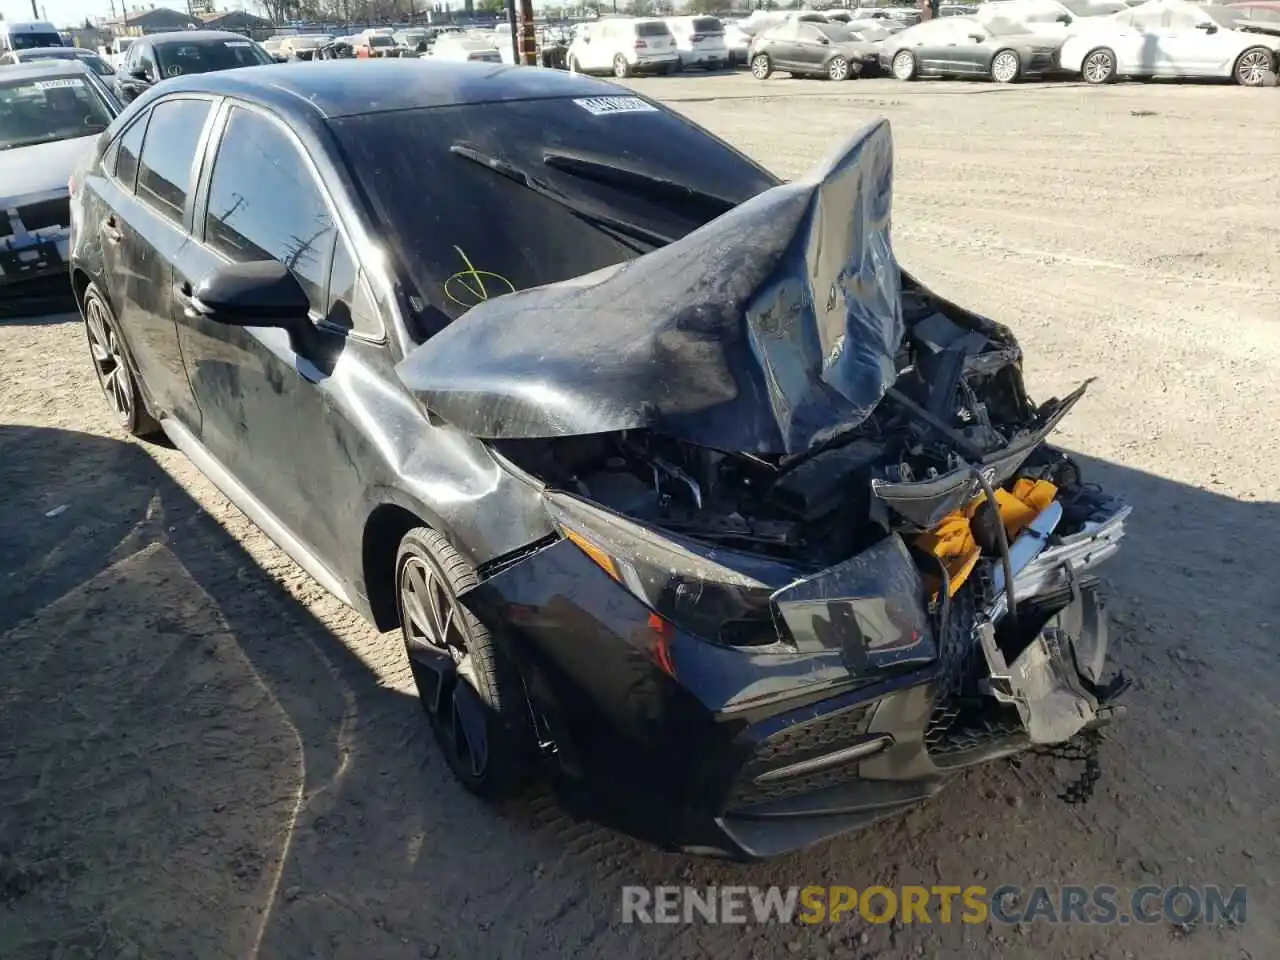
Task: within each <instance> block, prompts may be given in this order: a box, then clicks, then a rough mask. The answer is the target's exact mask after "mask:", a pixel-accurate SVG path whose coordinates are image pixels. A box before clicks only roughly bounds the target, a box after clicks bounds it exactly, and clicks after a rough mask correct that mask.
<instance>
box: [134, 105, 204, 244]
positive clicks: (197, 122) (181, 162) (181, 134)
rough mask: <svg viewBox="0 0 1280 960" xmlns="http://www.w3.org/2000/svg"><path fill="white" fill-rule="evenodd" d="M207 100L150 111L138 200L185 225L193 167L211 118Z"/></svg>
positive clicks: (159, 106) (140, 167)
mask: <svg viewBox="0 0 1280 960" xmlns="http://www.w3.org/2000/svg"><path fill="white" fill-rule="evenodd" d="M209 109H210V103H209V101H207V100H166V101H165V102H164V103H158V104H156V105H155V106H154V107H152V108H151V123H150V125H149V126H148V127H147V138H146V141H145V142H144V143H143V146H142V158H141V160H140V161H139V163H138V196H139V197H140V198H141V199H143V200H147V201H149V202H150V203H152V204H153V205H154V206H155V207H156V208H157V209H158V210H159V211H160V212H161V213H163V214H164V215H165V216H166V217H168V218H169V219H170V220H172V221H174V222H175V223H182V221H183V212H184V210H185V208H186V203H187V190H188V188H189V187H190V184H191V164H192V161H193V160H194V159H195V156H196V147H197V146H199V144H200V134H201V133H202V132H203V130H204V123H205V120H207V119H208V117H209Z"/></svg>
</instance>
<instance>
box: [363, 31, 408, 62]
mask: <svg viewBox="0 0 1280 960" xmlns="http://www.w3.org/2000/svg"><path fill="white" fill-rule="evenodd" d="M355 49H356V56H357V57H358V58H359V59H361V60H378V59H382V58H385V57H398V56H400V48H399V47H398V46H396V40H395V37H393V36H392V35H391V34H389V33H380V32H377V31H366V32H364V33H362V34H359V35H357V37H356V38H355Z"/></svg>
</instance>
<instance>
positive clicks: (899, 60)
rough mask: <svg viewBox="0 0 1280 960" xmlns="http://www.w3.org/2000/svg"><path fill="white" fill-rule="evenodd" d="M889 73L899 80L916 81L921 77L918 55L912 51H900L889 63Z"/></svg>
mask: <svg viewBox="0 0 1280 960" xmlns="http://www.w3.org/2000/svg"><path fill="white" fill-rule="evenodd" d="M889 72H890V73H892V74H893V76H894V77H895V78H896V79H898V80H915V79H916V78H917V77H919V76H920V66H919V64H917V63H916V55H915V54H914V53H912V52H911V51H910V50H899V51H898V52H897V53H895V54H894V55H893V59H892V60H891V61H890V62H889Z"/></svg>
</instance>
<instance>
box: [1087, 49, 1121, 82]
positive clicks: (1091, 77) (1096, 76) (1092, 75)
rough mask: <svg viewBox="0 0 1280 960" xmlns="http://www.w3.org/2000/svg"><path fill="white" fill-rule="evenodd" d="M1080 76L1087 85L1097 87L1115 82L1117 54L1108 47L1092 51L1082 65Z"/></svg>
mask: <svg viewBox="0 0 1280 960" xmlns="http://www.w3.org/2000/svg"><path fill="white" fill-rule="evenodd" d="M1080 76H1082V77H1084V82H1085V83H1092V84H1094V85H1095V86H1096V85H1098V84H1102V83H1112V82H1114V81H1115V79H1116V55H1115V52H1114V51H1112V50H1109V49H1107V48H1106V47H1099V48H1098V49H1097V50H1090V51H1089V52H1088V53H1086V54H1085V56H1084V60H1083V61H1082V62H1081V64H1080Z"/></svg>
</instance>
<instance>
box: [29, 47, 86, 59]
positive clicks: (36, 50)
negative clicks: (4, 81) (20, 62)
mask: <svg viewBox="0 0 1280 960" xmlns="http://www.w3.org/2000/svg"><path fill="white" fill-rule="evenodd" d="M50 51H52V54H50ZM12 52H13V53H16V54H17V55H18V56H19V57H44V58H45V59H51V57H52V58H56V57H57V56H59V54H61V55H62V56H63V57H64V58H65V59H68V60H70V59H71V58H72V57H73V56H81V55H84V56H86V57H96V56H98V51H97V50H86V49H85V48H84V47H32V48H31V49H30V50H14V51H12Z"/></svg>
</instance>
